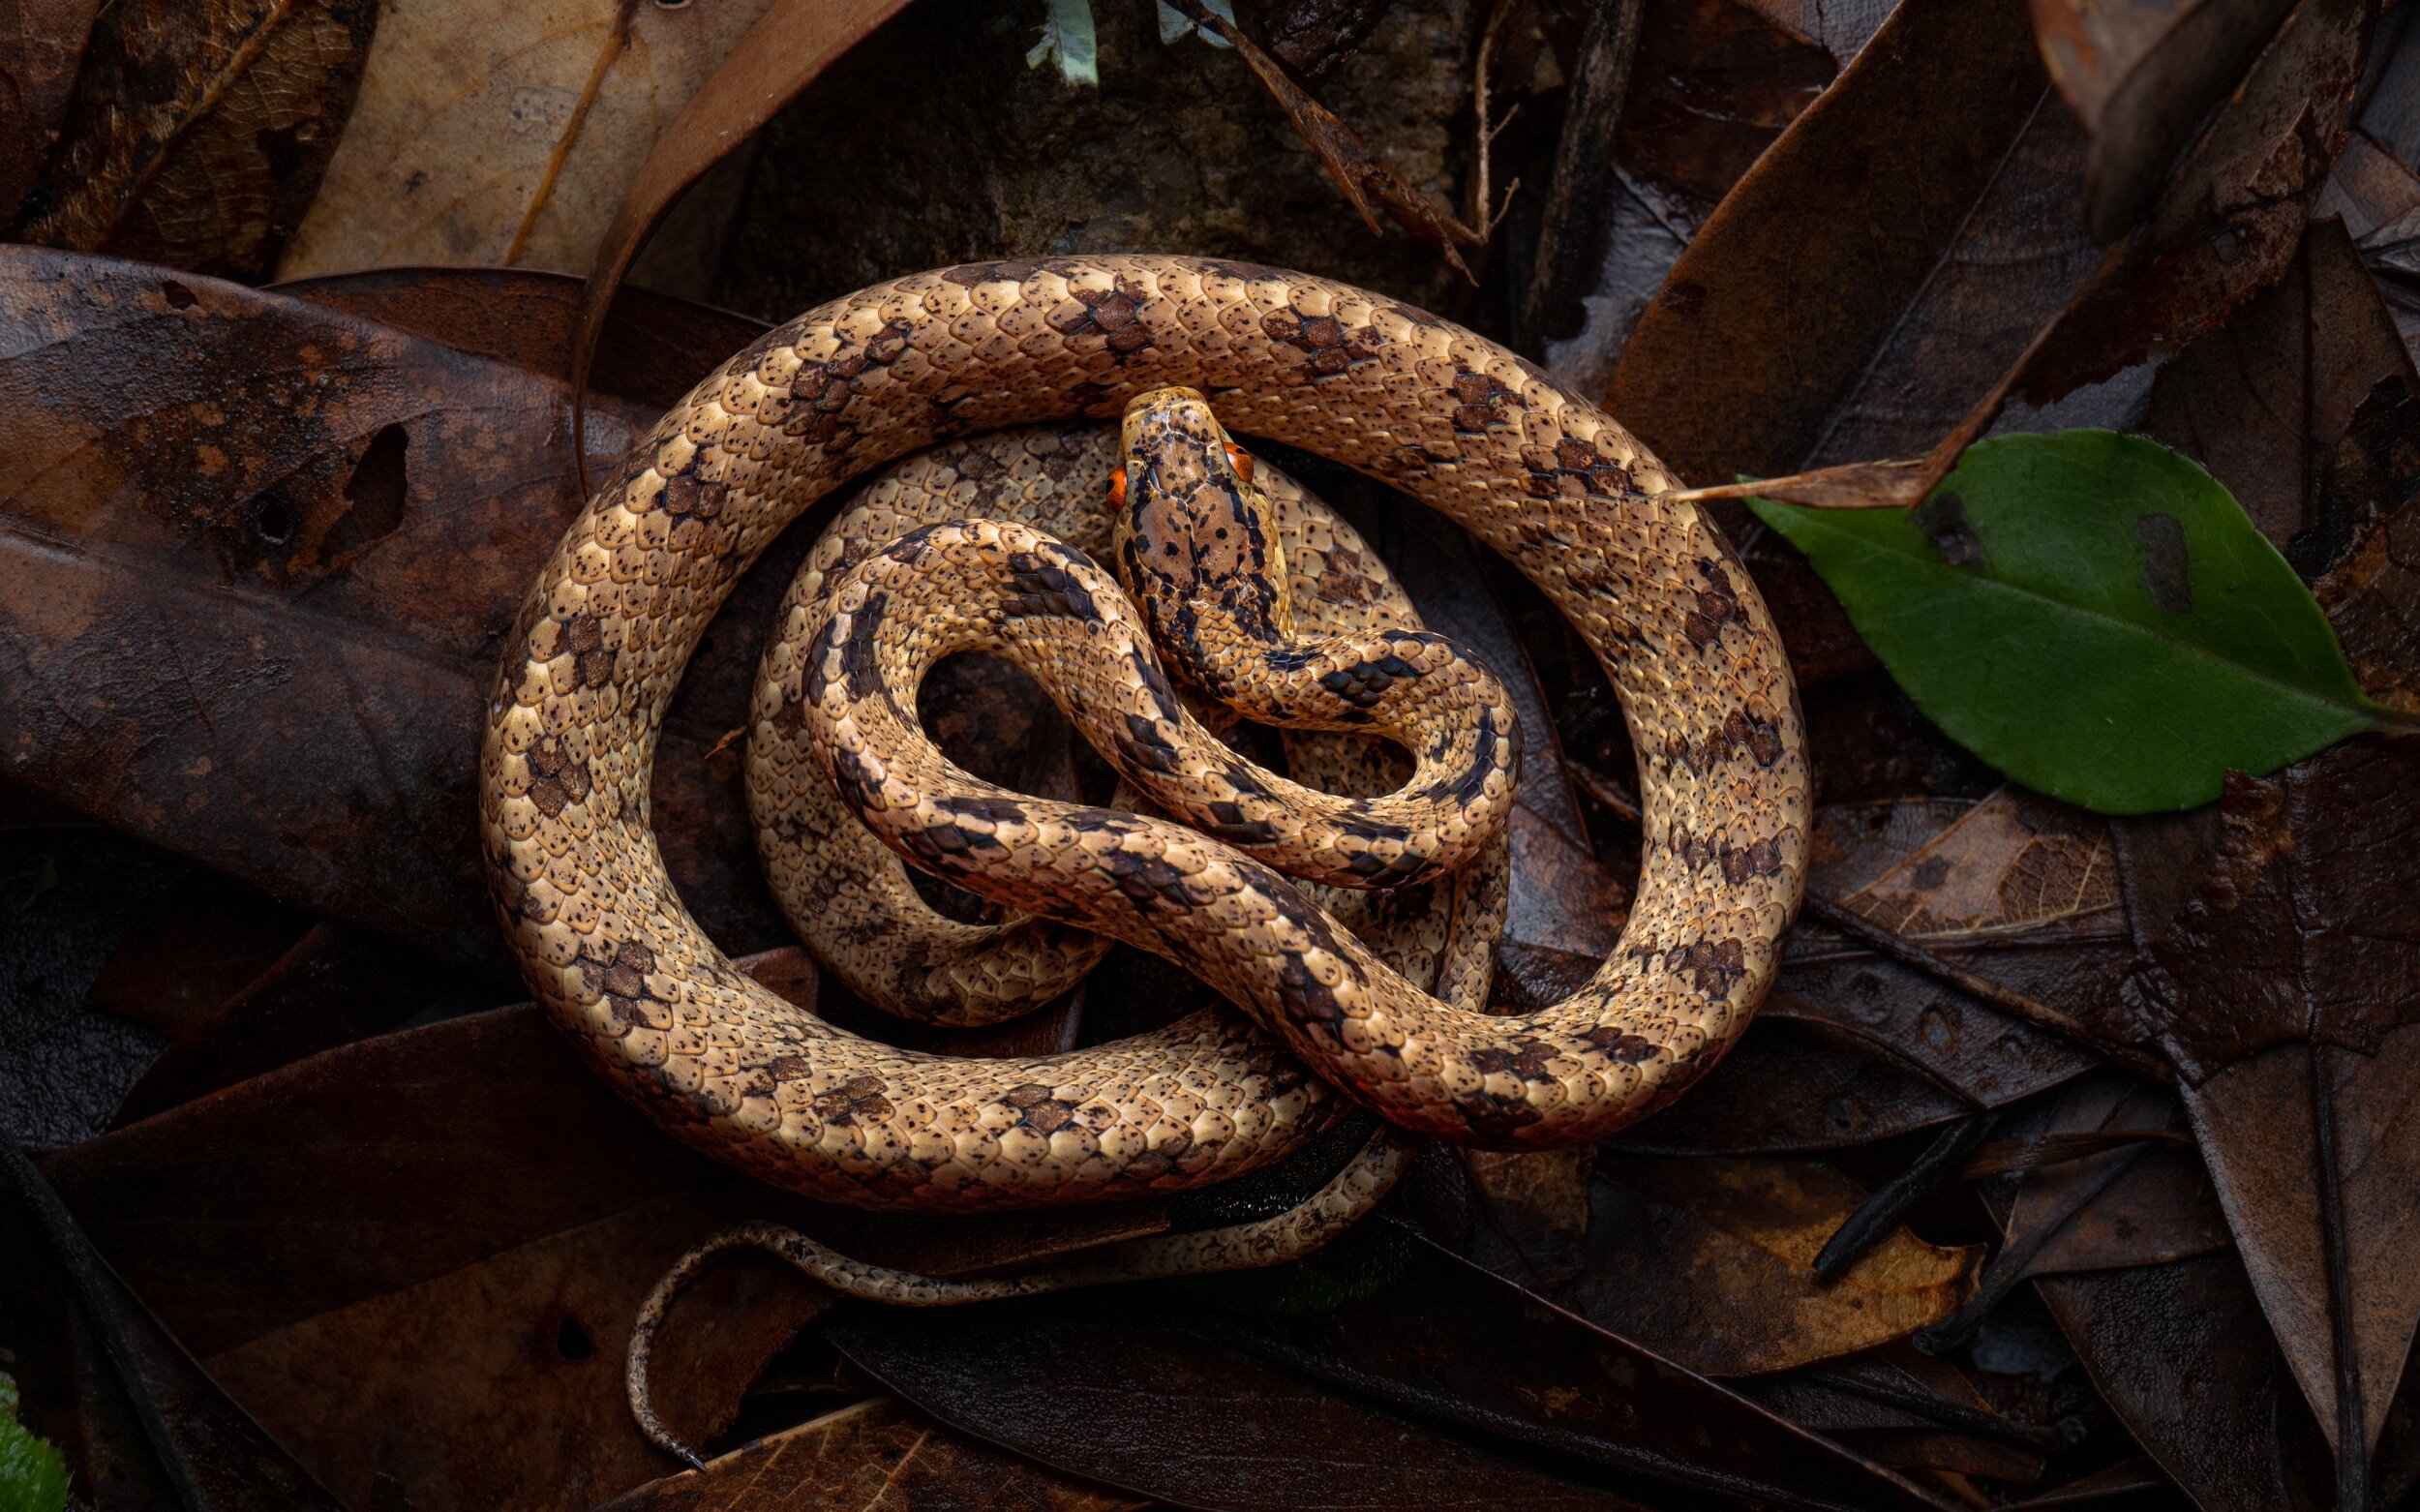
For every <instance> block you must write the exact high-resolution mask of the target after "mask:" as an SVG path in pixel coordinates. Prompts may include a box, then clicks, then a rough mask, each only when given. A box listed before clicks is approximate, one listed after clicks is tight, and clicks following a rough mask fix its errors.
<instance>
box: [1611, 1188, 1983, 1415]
mask: <svg viewBox="0 0 2420 1512" xmlns="http://www.w3.org/2000/svg"><path fill="white" fill-rule="evenodd" d="M1597 1180H1598V1182H1599V1183H1600V1200H1601V1201H1604V1202H1605V1207H1604V1208H1603V1209H1602V1210H1600V1212H1599V1214H1598V1218H1597V1222H1596V1224H1595V1225H1594V1229H1593V1232H1592V1234H1591V1236H1590V1244H1589V1260H1590V1266H1589V1270H1590V1274H1589V1275H1588V1277H1587V1278H1586V1279H1585V1280H1583V1281H1582V1282H1580V1283H1579V1284H1578V1285H1577V1286H1575V1287H1574V1289H1573V1299H1574V1305H1576V1306H1577V1308H1578V1310H1579V1311H1580V1312H1581V1313H1582V1314H1583V1315H1586V1316H1587V1317H1588V1320H1589V1321H1590V1322H1593V1323H1596V1324H1597V1325H1598V1326H1600V1327H1603V1328H1607V1329H1610V1330H1612V1331H1613V1332H1615V1333H1618V1334H1620V1335H1622V1336H1623V1337H1625V1338H1629V1339H1636V1340H1638V1341H1639V1342H1640V1343H1642V1344H1644V1345H1646V1346H1649V1348H1652V1349H1654V1350H1656V1351H1657V1352H1659V1353H1662V1354H1665V1355H1668V1356H1670V1357H1671V1358H1672V1359H1674V1360H1677V1361H1679V1363H1680V1364H1682V1365H1685V1366H1687V1367H1688V1368H1689V1369H1691V1370H1694V1371H1698V1372H1701V1373H1703V1374H1705V1375H1709V1376H1749V1375H1759V1374H1762V1373H1764V1372H1767V1371H1778V1370H1787V1369H1789V1368H1790V1367H1792V1366H1794V1365H1804V1364H1806V1363H1808V1362H1809V1361H1813V1360H1824V1359H1830V1358H1832V1357H1833V1356H1835V1355H1842V1354H1852V1353H1855V1352H1856V1351H1858V1350H1860V1349H1867V1348H1871V1347H1873V1346H1876V1345H1879V1344H1885V1343H1888V1342H1889V1341H1891V1340H1893V1339H1901V1338H1905V1337H1906V1336H1907V1335H1909V1334H1912V1333H1915V1332H1917V1331H1918V1330H1919V1329H1922V1328H1926V1327H1929V1326H1931V1325H1932V1324H1934V1323H1937V1322H1939V1321H1941V1320H1942V1319H1943V1318H1945V1317H1948V1316H1949V1315H1951V1313H1954V1312H1955V1311H1957V1309H1958V1308H1959V1306H1960V1305H1962V1304H1963V1303H1964V1302H1965V1300H1966V1298H1967V1297H1968V1296H1969V1295H1970V1294H1971V1293H1972V1291H1973V1290H1974V1277H1973V1274H1972V1273H1973V1269H1974V1263H1975V1260H1976V1258H1977V1257H1978V1256H1979V1255H1980V1254H1981V1251H1980V1250H1975V1249H1949V1250H1945V1249H1941V1248H1938V1247H1936V1246H1933V1245H1929V1244H1926V1243H1924V1242H1923V1241H1922V1240H1921V1239H1919V1238H1917V1237H1916V1236H1915V1235H1914V1234H1911V1233H1909V1232H1908V1231H1907V1230H1906V1229H1904V1228H1902V1229H1900V1230H1898V1231H1897V1232H1895V1233H1893V1234H1892V1235H1891V1237H1890V1238H1888V1239H1885V1240H1884V1241H1883V1242H1882V1243H1880V1244H1878V1245H1876V1246H1874V1247H1873V1248H1872V1249H1871V1250H1869V1251H1867V1252H1866V1253H1865V1255H1863V1256H1861V1257H1860V1259H1859V1260H1858V1261H1857V1263H1855V1264H1854V1265H1851V1266H1850V1267H1849V1268H1848V1270H1847V1271H1846V1272H1844V1273H1843V1274H1842V1275H1841V1276H1840V1278H1839V1279H1838V1280H1837V1281H1831V1282H1827V1281H1825V1280H1824V1279H1823V1278H1821V1277H1819V1276H1817V1275H1816V1274H1815V1268H1814V1267H1815V1256H1816V1255H1818V1254H1819V1253H1821V1252H1822V1250H1823V1248H1824V1245H1825V1243H1826V1242H1827V1241H1829V1240H1830V1238H1831V1235H1832V1232H1833V1231H1834V1230H1835V1229H1837V1228H1838V1227H1839V1226H1840V1225H1841V1224H1842V1222H1843V1221H1845V1220H1846V1219H1847V1218H1848V1216H1849V1215H1850V1214H1851V1213H1854V1212H1856V1211H1857V1209H1858V1207H1859V1205H1860V1203H1862V1202H1863V1201H1864V1199H1865V1194H1864V1193H1863V1192H1861V1191H1860V1190H1859V1188H1858V1186H1857V1184H1856V1183H1854V1182H1852V1181H1850V1180H1849V1179H1848V1178H1847V1177H1846V1176H1843V1175H1841V1174H1840V1173H1839V1172H1838V1171H1835V1170H1833V1169H1832V1168H1831V1167H1830V1166H1829V1165H1824V1164H1817V1163H1815V1162H1812V1161H1787V1160H1734V1159H1724V1158H1714V1157H1707V1158H1701V1159H1695V1160H1670V1159H1663V1158H1656V1157H1644V1156H1625V1157H1620V1158H1607V1159H1604V1160H1601V1161H1600V1162H1599V1164H1598V1166H1597ZM1608 1199H1610V1200H1608Z"/></svg>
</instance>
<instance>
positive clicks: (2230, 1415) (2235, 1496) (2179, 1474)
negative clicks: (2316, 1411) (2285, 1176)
mask: <svg viewBox="0 0 2420 1512" xmlns="http://www.w3.org/2000/svg"><path fill="white" fill-rule="evenodd" d="M2035 1285H2037V1287H2038V1288H2039V1289H2040V1290H2041V1292H2042V1300H2043V1302H2045V1303H2047V1304H2048V1305H2049V1308H2050V1313H2051V1315H2052V1316H2053V1317H2055V1318H2056V1319H2058V1323H2059V1327H2060V1329H2061V1331H2063V1332H2064V1333H2065V1334H2066V1335H2067V1337H2068V1339H2069V1341H2070V1342H2071V1343H2072V1344H2073V1346H2074V1347H2075V1352H2076V1354H2077V1356H2078V1357H2079V1358H2081V1359H2082V1361H2083V1362H2084V1368H2085V1369H2086V1370H2087V1371H2089V1372H2090V1373H2091V1375H2092V1380H2093V1384H2094V1385H2095V1386H2097V1387H2099V1388H2100V1390H2101V1394H2102V1397H2103V1398H2105V1399H2106V1400H2107V1402H2108V1404H2109V1406H2111V1407H2112V1408H2113V1409H2114V1410H2115V1411H2116V1412H2117V1414H2118V1416H2119V1417H2120V1418H2121V1419H2123V1420H2124V1422H2125V1424H2126V1427H2127V1429H2128V1431H2129V1432H2130V1433H2132V1434H2133V1436H2134V1439H2135V1441H2136V1442H2138V1443H2140V1444H2141V1445H2142V1446H2143V1448H2144V1449H2145V1450H2146V1451H2148V1452H2149V1453H2150V1455H2151V1456H2152V1458H2153V1459H2155V1460H2157V1461H2158V1462H2159V1463H2160V1467H2161V1468H2162V1469H2163V1470H2165V1471H2166V1472H2167V1473H2168V1474H2169V1475H2171V1476H2173V1477H2175V1479H2176V1482H2177V1484H2178V1485H2180V1486H2182V1487H2183V1488H2184V1489H2185V1490H2186V1492H2187V1493H2188V1494H2189V1495H2191V1496H2192V1497H2193V1502H2194V1504H2195V1505H2196V1506H2198V1507H2199V1508H2201V1509H2202V1512H2316V1509H2317V1508H2319V1507H2322V1506H2326V1505H2329V1504H2330V1502H2329V1501H2328V1498H2327V1497H2326V1496H2325V1494H2324V1490H2323V1489H2322V1488H2324V1487H2325V1486H2326V1484H2327V1466H2326V1460H2325V1456H2326V1445H2325V1443H2324V1441H2323V1440H2321V1438H2320V1437H2319V1435H2318V1433H2317V1431H2316V1430H2315V1429H2314V1427H2313V1426H2312V1423H2311V1410H2310V1408H2309V1407H2307V1406H2304V1405H2303V1402H2302V1399H2301V1396H2300V1394H2299V1393H2297V1392H2296V1391H2295V1389H2294V1386H2293V1381H2292V1377H2291V1376H2290V1375H2289V1374H2288V1373H2287V1371H2286V1369H2285V1363H2284V1360H2282V1359H2281V1358H2279V1356H2278V1352H2277V1346H2275V1345H2274V1344H2272V1343H2271V1342H2270V1339H2269V1330H2268V1326H2267V1322H2266V1320H2265V1319H2264V1318H2263V1317H2262V1316H2261V1315H2260V1308H2259V1305H2258V1303H2257V1302H2256V1301H2255V1300H2254V1296H2253V1292H2252V1287H2251V1286H2250V1285H2248V1284H2247V1283H2246V1281H2245V1279H2244V1267H2243V1262H2242V1261H2241V1260H2239V1259H2237V1258H2236V1256H2235V1255H2234V1254H2233V1252H2231V1251H2226V1252H2221V1253H2219V1254H2215V1255H2197V1256H2195V1257H2194V1258H2193V1259H2189V1260H2179V1261H2176V1262H2175V1263H2173V1264H2168V1265H2146V1266H2138V1267H2136V1268H2133V1269H2131V1270H2117V1271H2102V1272H2097V1273H2094V1274H2092V1275H2085V1276H2051V1277H2044V1278H2043V1279H2042V1280H2041V1281H2040V1282H2037V1283H2036V1284H2035Z"/></svg>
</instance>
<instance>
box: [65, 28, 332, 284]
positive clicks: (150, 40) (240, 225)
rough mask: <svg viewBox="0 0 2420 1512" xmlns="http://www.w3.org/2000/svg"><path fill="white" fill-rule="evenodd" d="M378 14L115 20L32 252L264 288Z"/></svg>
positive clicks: (92, 63)
mask: <svg viewBox="0 0 2420 1512" xmlns="http://www.w3.org/2000/svg"><path fill="white" fill-rule="evenodd" d="M377 28H378V3H377V0H207V3H201V4H196V3H193V0H129V3H126V4H121V5H116V6H112V7H108V8H106V10H105V11H104V13H103V15H102V16H101V19H100V20H99V22H98V23H97V24H96V26H95V28H94V31H93V35H92V39H91V41H90V43H89V44H88V45H87V47H86V56H85V60H84V69H83V73H82V75H81V76H80V77H79V78H78V79H77V81H76V99H75V103H74V105H73V106H71V108H70V112H69V115H68V118H67V124H66V127H65V129H64V132H63V134H62V136H61V139H60V142H59V146H58V149H57V150H56V151H55V152H54V153H53V154H52V155H51V160H50V163H49V165H48V166H47V168H46V169H45V174H44V183H43V185H42V187H41V188H39V189H37V190H36V192H35V193H34V195H33V196H32V197H31V198H29V199H28V201H27V202H26V205H25V207H24V211H23V214H24V216H25V221H24V224H23V226H22V227H21V233H22V235H23V238H24V239H25V240H27V241H32V242H37V243H40V244H43V245H45V246H53V247H65V248H69V249H71V250H74V251H77V252H105V251H106V252H113V253H116V254H119V255H120V256H123V257H135V258H138V259H140V260H143V261H146V262H163V263H166V264H168V265H169V266H172V267H180V268H185V269H188V270H191V271H193V272H197V273H218V274H225V275H227V276H228V277H232V278H245V279H257V278H259V277H261V276H263V275H265V274H266V273H267V271H268V269H269V267H270V265H271V264H272V263H273V262H274V261H275V259H276V257H277V254H278V249H279V247H280V246H281V245H282V244H283V243H284V242H285V240H286V239H287V237H288V236H289V235H291V234H292V233H293V230H294V227H295V226H296V225H297V224H299V223H300V222H301V220H302V218H303V212H304V209H305V207H307V206H308V205H309V204H310V203H311V197H312V195H313V193H314V192H315V191H316V190H317V188H318V183H319V178H320V170H321V169H322V168H323V167H324V166H326V164H327V161H328V154H329V153H330V152H331V151H333V150H334V149H335V146H336V142H337V137H338V135H339V134H340V132H342V131H343V129H344V126H345V120H346V117H347V116H348V114H349V113H350V112H351V110H352V106H353V95H354V91H355V89H356V87H357V86H358V84H359V82H360V78H361V70H362V64H363V60H364V59H365V57H366V56H367V54H368V51H369V48H370V43H371V34H372V33H373V32H374V31H375V30H376V29H377Z"/></svg>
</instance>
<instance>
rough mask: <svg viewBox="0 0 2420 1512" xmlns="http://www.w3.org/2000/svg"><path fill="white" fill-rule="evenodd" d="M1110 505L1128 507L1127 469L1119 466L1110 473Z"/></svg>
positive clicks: (1111, 506)
mask: <svg viewBox="0 0 2420 1512" xmlns="http://www.w3.org/2000/svg"><path fill="white" fill-rule="evenodd" d="M1109 507H1110V508H1111V509H1123V508H1125V507H1126V469H1124V468H1119V469H1115V470H1114V471H1112V472H1111V473H1110V474H1109Z"/></svg>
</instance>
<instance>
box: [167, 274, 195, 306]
mask: <svg viewBox="0 0 2420 1512" xmlns="http://www.w3.org/2000/svg"><path fill="white" fill-rule="evenodd" d="M160 296H161V297H162V298H164V299H166V301H167V302H168V308H169V309H171V310H191V309H192V308H193V307H194V306H196V305H197V304H199V303H201V296H200V295H198V294H197V293H195V292H194V291H193V290H192V289H190V288H187V287H185V286H184V285H182V284H180V283H178V282H177V281H176V280H174V279H172V278H167V279H162V280H161V281H160Z"/></svg>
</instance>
